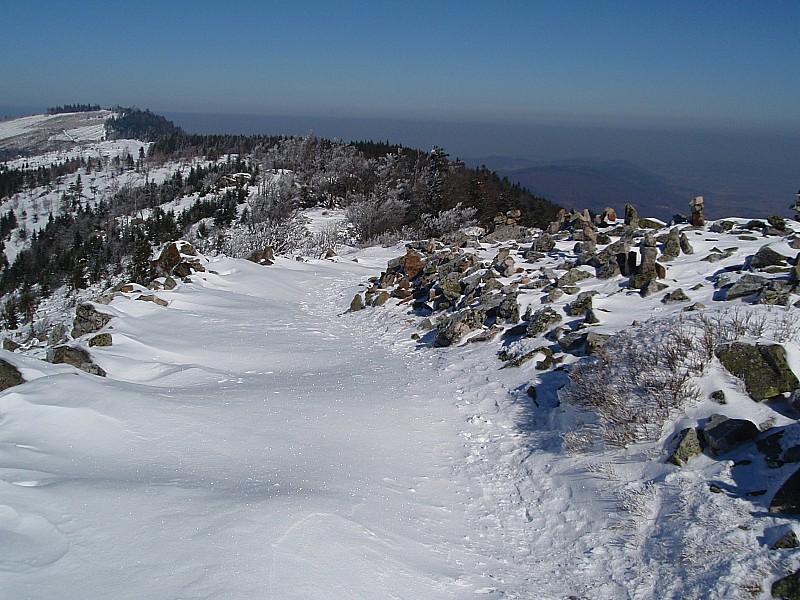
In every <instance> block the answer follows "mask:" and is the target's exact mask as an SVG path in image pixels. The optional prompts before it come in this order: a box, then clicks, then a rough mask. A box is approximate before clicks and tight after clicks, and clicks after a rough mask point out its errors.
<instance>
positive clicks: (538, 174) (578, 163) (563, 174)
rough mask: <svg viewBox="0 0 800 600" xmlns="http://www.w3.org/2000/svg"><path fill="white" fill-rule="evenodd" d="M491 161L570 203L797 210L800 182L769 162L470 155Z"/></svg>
mask: <svg viewBox="0 0 800 600" xmlns="http://www.w3.org/2000/svg"><path fill="white" fill-rule="evenodd" d="M467 164H470V165H486V167H488V168H489V169H492V170H494V171H496V172H497V173H498V175H500V176H501V177H508V179H509V180H510V181H511V182H513V183H519V184H520V185H522V186H524V187H525V188H527V189H529V190H530V191H531V192H533V193H534V194H536V195H537V196H541V197H544V198H547V199H548V200H550V201H552V202H556V203H557V204H561V205H563V206H565V207H567V208H570V207H574V208H583V207H588V208H589V209H590V210H594V211H598V212H599V211H602V209H603V208H604V207H606V206H612V207H614V208H616V209H617V210H619V209H621V208H622V207H623V206H624V205H625V204H626V203H630V204H633V205H635V206H636V207H637V208H638V209H639V211H640V212H641V213H642V214H647V215H648V216H653V217H656V218H659V219H663V220H665V221H669V220H670V219H671V218H672V217H673V215H675V214H683V215H686V214H687V213H688V211H689V201H690V200H691V199H692V198H693V197H694V196H697V195H702V196H704V197H705V201H706V203H705V205H706V211H707V213H708V214H709V215H711V217H712V218H713V217H714V216H715V215H717V216H719V215H744V214H746V215H752V216H753V217H766V216H768V215H770V214H779V215H782V216H791V215H792V212H791V211H790V210H789V206H790V204H793V201H794V199H795V197H794V193H793V192H794V191H795V190H796V187H797V182H794V181H792V180H791V179H790V178H789V177H788V176H787V175H786V173H785V172H784V171H782V170H780V169H778V168H770V167H769V166H768V165H752V164H748V165H743V164H740V163H723V162H713V161H703V162H697V161H692V162H684V163H680V162H678V163H671V164H666V165H655V166H646V167H645V166H641V165H637V164H634V163H632V162H629V161H626V160H603V159H588V158H578V159H572V160H560V161H547V162H545V161H533V160H529V159H524V158H516V157H508V156H488V157H482V158H474V159H468V160H467Z"/></svg>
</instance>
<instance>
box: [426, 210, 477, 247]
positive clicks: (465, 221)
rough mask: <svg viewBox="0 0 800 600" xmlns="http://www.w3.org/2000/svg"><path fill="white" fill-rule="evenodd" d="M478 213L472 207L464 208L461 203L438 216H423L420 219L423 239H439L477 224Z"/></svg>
mask: <svg viewBox="0 0 800 600" xmlns="http://www.w3.org/2000/svg"><path fill="white" fill-rule="evenodd" d="M477 212H478V210H477V209H476V208H473V207H472V206H462V204H461V202H459V203H458V204H456V205H455V206H454V207H453V208H451V209H449V210H443V211H441V212H440V213H439V214H438V215H429V214H423V215H422V216H421V217H420V236H419V237H421V238H432V237H435V238H438V237H442V236H444V235H447V234H448V233H453V232H454V231H458V230H459V229H462V228H464V227H470V226H472V225H474V224H475V214H476V213H477Z"/></svg>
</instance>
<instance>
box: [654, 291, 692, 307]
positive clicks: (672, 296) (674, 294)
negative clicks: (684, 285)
mask: <svg viewBox="0 0 800 600" xmlns="http://www.w3.org/2000/svg"><path fill="white" fill-rule="evenodd" d="M689 301H691V298H689V296H687V295H686V292H684V291H683V290H682V289H681V288H678V289H677V290H673V291H671V292H668V293H666V294H664V297H663V298H662V299H661V302H662V303H663V304H677V303H678V302H689Z"/></svg>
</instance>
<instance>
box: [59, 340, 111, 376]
mask: <svg viewBox="0 0 800 600" xmlns="http://www.w3.org/2000/svg"><path fill="white" fill-rule="evenodd" d="M47 361H48V362H51V363H53V364H55V365H57V364H67V365H72V366H73V367H76V368H78V369H80V370H81V371H85V372H86V373H89V374H91V375H97V376H99V377H105V376H106V372H105V371H104V370H103V369H102V368H101V367H100V366H98V365H96V364H95V363H94V361H93V360H92V357H91V355H90V354H89V353H88V352H87V351H86V350H84V349H83V348H75V347H73V346H67V345H62V346H55V347H54V348H49V349H48V350H47Z"/></svg>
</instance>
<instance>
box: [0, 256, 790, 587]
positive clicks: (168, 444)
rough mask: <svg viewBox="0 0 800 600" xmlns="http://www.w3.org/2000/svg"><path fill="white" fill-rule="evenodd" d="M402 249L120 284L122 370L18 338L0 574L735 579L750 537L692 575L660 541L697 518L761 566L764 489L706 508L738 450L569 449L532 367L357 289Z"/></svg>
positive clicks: (415, 581) (304, 579)
mask: <svg viewBox="0 0 800 600" xmlns="http://www.w3.org/2000/svg"><path fill="white" fill-rule="evenodd" d="M401 252H402V248H399V247H395V248H390V249H380V248H372V249H367V250H363V251H360V252H359V253H357V254H356V255H354V256H355V257H356V258H357V259H358V262H354V261H353V260H352V257H351V256H349V257H347V258H337V259H335V260H334V261H307V262H298V261H294V260H288V259H282V258H279V259H278V260H277V262H276V264H275V265H274V266H272V267H261V266H258V265H255V264H253V263H249V262H247V261H243V260H234V259H228V258H214V259H211V261H210V262H209V263H208V264H207V269H208V271H207V272H206V273H197V274H195V275H193V276H192V282H191V283H183V284H181V285H180V286H179V287H178V288H176V289H175V290H173V291H158V292H157V295H158V296H159V297H160V298H163V299H164V300H167V301H168V302H169V306H168V307H160V306H157V305H156V304H154V303H152V302H142V301H139V300H136V299H135V298H136V297H137V296H138V295H139V294H138V293H136V292H134V293H131V294H128V295H123V296H121V297H118V298H116V299H115V300H114V301H113V302H112V303H111V304H110V305H109V306H108V307H107V308H106V309H105V310H107V311H111V312H112V313H113V314H115V315H116V318H115V319H114V320H113V321H112V323H111V324H110V325H111V329H110V332H111V333H112V336H113V340H114V343H113V345H112V346H110V347H106V348H99V347H95V348H92V354H93V356H94V358H95V360H96V361H97V362H98V364H99V365H100V366H102V367H103V368H104V369H105V370H106V371H107V372H108V377H107V378H106V379H101V378H98V377H93V376H91V375H87V374H84V373H82V372H79V371H75V370H74V369H72V368H71V367H66V366H63V365H58V366H55V365H49V364H46V363H42V362H39V361H36V360H34V359H31V358H26V357H24V356H20V355H18V354H11V353H7V352H3V358H5V359H6V360H9V361H11V362H13V363H16V364H19V365H20V366H21V367H23V370H24V373H25V374H26V375H27V376H28V377H29V378H32V377H35V379H33V380H32V381H30V382H29V383H26V384H24V385H22V386H19V387H16V388H12V389H10V390H8V391H7V392H5V393H4V394H3V395H2V396H0V415H2V421H0V465H2V467H0V481H1V483H0V539H2V540H3V547H4V552H3V557H0V589H3V590H4V591H5V593H6V594H7V595H8V596H7V597H15V598H16V597H18V598H23V597H31V598H40V597H53V596H56V595H57V596H58V597H64V598H84V597H98V596H103V595H105V596H112V597H115V598H143V597H147V598H177V597H213V598H242V597H259V598H282V599H285V598H320V599H323V598H342V597H345V598H364V597H369V598H432V597H433V598H467V597H474V596H476V595H477V596H479V597H486V598H531V597H536V598H564V597H567V596H569V595H575V596H577V597H593V598H637V597H664V598H667V597H675V598H677V597H684V594H687V593H689V594H690V595H693V596H694V597H699V596H703V595H704V594H705V593H706V592H707V591H708V590H707V588H706V586H708V589H710V590H711V592H712V593H708V594H707V595H706V596H705V597H716V598H723V597H732V596H730V595H727V594H729V593H730V592H731V590H732V589H739V588H738V587H737V586H738V583H737V582H738V581H739V580H738V579H737V578H736V577H737V572H736V570H737V568H741V567H737V564H738V563H737V562H736V560H734V559H739V560H742V557H741V556H739V555H737V554H736V553H733V554H731V555H730V556H727V557H714V556H710V557H709V556H705V555H704V557H703V559H702V560H708V561H711V560H712V559H714V560H717V562H716V563H713V564H715V565H717V566H718V567H719V568H720V569H721V570H720V571H719V572H716V573H712V574H708V573H707V572H706V571H702V572H699V573H698V574H695V575H694V576H693V577H690V576H688V575H685V576H682V577H679V576H678V574H679V573H681V572H682V571H683V570H686V571H687V572H688V571H691V569H693V568H694V567H693V566H692V565H694V564H696V562H695V561H699V560H701V558H700V557H699V556H698V557H688V558H687V559H686V562H685V563H681V562H680V561H679V562H678V563H677V566H676V565H675V558H674V557H672V558H670V557H669V556H666V555H665V554H664V553H665V552H668V549H669V548H670V547H672V546H673V545H676V544H678V542H679V541H681V540H682V538H681V537H680V536H681V535H684V537H687V536H688V537H690V538H691V540H694V541H693V542H692V543H694V544H695V545H694V546H691V547H689V546H686V544H688V542H686V541H685V540H684V541H681V551H686V552H689V551H692V552H696V553H700V554H702V553H708V552H710V550H709V548H711V547H713V545H714V543H720V541H721V540H725V539H728V538H731V537H732V536H734V537H736V536H738V537H736V539H738V538H743V539H746V540H749V541H748V543H749V544H750V546H747V545H746V544H745V543H744V542H743V541H741V540H740V541H739V542H737V543H738V544H739V546H742V547H743V548H746V549H748V554H753V555H755V556H756V557H757V558H752V559H748V560H749V561H750V563H746V564H747V569H746V573H745V575H746V574H748V573H750V572H751V571H752V569H754V568H757V567H763V564H764V559H763V552H762V553H761V554H760V555H759V554H758V553H757V552H756V549H757V548H758V542H757V541H756V540H755V537H756V533H757V532H756V531H755V530H751V531H744V530H741V529H738V527H737V525H739V524H740V523H751V522H752V521H753V519H752V518H751V517H749V516H748V514H747V510H748V508H747V507H748V506H750V505H749V504H742V505H741V507H740V506H739V505H738V504H736V505H734V510H735V511H737V512H736V513H735V514H738V515H739V516H740V521H738V522H730V521H726V519H730V510H731V508H730V507H728V508H727V510H726V509H725V507H724V506H722V507H718V509H717V510H718V511H719V513H718V514H719V515H721V518H720V517H718V516H716V515H715V514H714V513H709V514H707V511H708V510H709V509H707V508H704V507H706V505H707V502H708V499H707V496H708V493H707V492H704V490H705V489H706V484H705V483H704V481H707V480H708V478H712V479H715V480H719V481H731V480H730V475H728V474H727V472H728V470H729V463H728V462H724V461H723V462H718V461H714V460H712V459H710V458H699V459H694V460H696V461H698V462H697V463H695V464H696V465H697V466H696V467H695V468H694V469H692V470H690V471H680V472H678V471H676V469H675V468H674V467H671V466H667V465H663V464H662V463H661V462H660V461H657V462H655V463H654V462H653V461H652V460H642V456H641V455H642V454H645V455H646V453H647V452H648V450H647V449H646V448H644V447H641V448H638V449H634V450H633V451H632V454H628V455H614V454H611V453H607V454H603V455H599V456H598V455H589V456H572V455H569V454H565V453H564V452H563V450H562V445H561V442H560V438H559V434H560V432H559V430H558V429H557V428H554V427H553V421H552V419H553V413H552V411H551V410H545V409H536V408H535V407H533V406H532V405H531V404H530V403H527V402H525V401H524V400H523V398H524V389H525V386H526V385H527V383H528V382H530V381H531V379H532V377H533V375H534V372H533V371H530V370H526V369H524V368H520V369H516V370H515V369H504V370H499V368H498V367H499V364H498V363H499V361H497V359H496V357H495V356H494V350H493V349H492V348H490V347H489V346H479V345H477V344H471V345H468V346H463V347H456V348H448V349H433V348H429V347H425V346H421V345H419V344H418V342H416V341H414V340H412V339H411V337H410V333H411V332H413V328H411V326H410V324H409V323H408V322H407V321H406V318H404V316H403V309H402V308H401V307H399V306H387V307H383V308H381V309H373V310H364V311H359V312H357V313H347V312H345V311H346V308H347V306H348V304H349V300H350V298H351V297H352V295H353V294H354V293H355V292H356V291H357V290H359V289H361V288H360V283H361V282H362V281H364V280H365V278H367V277H369V276H371V275H374V274H375V273H376V272H377V271H379V270H380V269H381V267H382V266H383V265H385V262H386V260H387V259H388V258H391V257H393V256H396V255H397V254H399V253H401ZM633 316H638V315H632V314H631V313H630V310H629V312H628V317H629V318H631V317H633ZM554 375H555V377H556V380H557V381H553V385H554V387H557V385H560V384H561V383H564V382H565V378H564V377H563V375H562V376H561V379H560V380H559V379H558V374H557V373H556V374H554ZM721 376H722V375H721V374H719V373H717V374H715V375H712V377H714V378H715V379H716V378H718V377H721ZM558 381H560V383H558ZM744 402H745V399H744V398H743V399H742V406H746V405H745V404H744ZM746 402H750V404H752V401H749V400H746ZM736 406H737V405H736V404H735V403H732V404H731V405H730V408H731V410H734V411H735V409H736ZM759 408H760V409H763V410H767V409H766V408H765V407H761V406H760V405H759ZM651 449H652V448H651ZM637 453H639V457H638V459H637ZM625 456H627V458H624V457H625ZM645 458H646V456H645ZM653 478H656V479H659V480H660V481H662V484H661V485H660V486H658V487H648V486H647V485H645V483H644V482H647V481H650V480H652V479H653ZM643 485H644V487H642V486H643ZM623 500H624V502H623ZM713 500H714V501H716V502H717V503H718V504H721V503H723V499H719V498H716V497H714V498H713ZM724 500H727V503H728V504H730V502H731V500H730V499H729V498H725V499H724ZM737 502H741V501H737ZM625 503H627V509H624V510H623V509H621V508H620V506H622V505H623V504H625ZM680 507H684V508H683V510H685V511H686V512H687V515H683V516H682V515H680V514H669V515H668V518H667V517H662V518H659V517H658V515H659V514H660V513H664V512H670V513H671V512H674V511H676V510H677V511H679V512H680V510H681V509H680ZM701 510H702V511H705V512H701V513H697V512H692V511H701ZM750 510H752V509H750ZM665 519H666V520H665ZM720 521H722V522H720ZM769 521H770V525H772V524H773V522H774V521H776V520H775V519H769ZM709 524H711V525H713V526H714V527H715V528H716V529H712V530H711V531H708V530H707V529H706V527H708V526H709ZM698 536H705V537H699V538H698ZM695 538H697V539H695ZM706 538H708V539H706ZM687 548H688V549H687ZM673 549H674V548H673ZM740 554H741V553H740ZM726 573H727V575H725V574H726ZM78 574H79V575H78ZM743 576H744V575H743ZM676 578H677V579H676ZM726 578H727V579H726ZM714 590H716V591H714Z"/></svg>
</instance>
